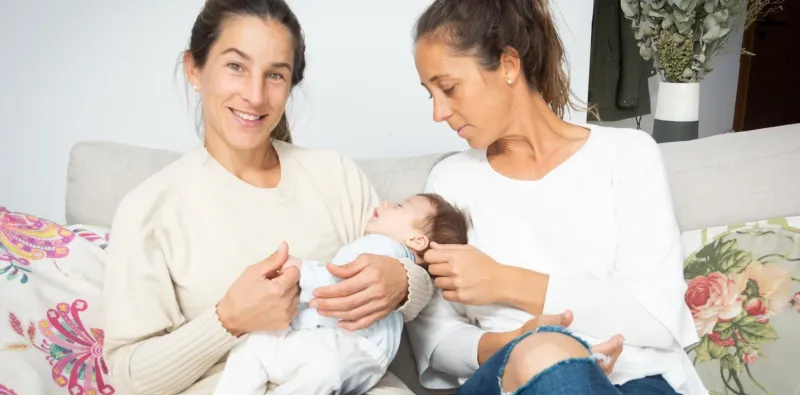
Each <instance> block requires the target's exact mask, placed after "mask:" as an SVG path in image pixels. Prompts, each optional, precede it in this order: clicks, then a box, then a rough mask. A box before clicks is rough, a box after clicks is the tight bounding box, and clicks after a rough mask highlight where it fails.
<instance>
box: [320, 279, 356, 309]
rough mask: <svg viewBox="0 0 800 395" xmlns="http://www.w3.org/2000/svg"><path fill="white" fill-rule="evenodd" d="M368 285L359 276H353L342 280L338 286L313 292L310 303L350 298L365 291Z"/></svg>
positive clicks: (326, 287)
mask: <svg viewBox="0 0 800 395" xmlns="http://www.w3.org/2000/svg"><path fill="white" fill-rule="evenodd" d="M368 285H369V284H368V283H367V281H366V279H364V278H363V277H361V276H355V277H353V278H348V279H345V280H342V281H341V282H339V283H338V284H333V285H328V286H324V287H319V288H317V289H315V290H314V299H313V300H312V303H314V301H316V302H320V301H323V300H325V299H333V298H343V297H346V296H350V295H353V294H355V293H358V292H361V291H363V290H365V289H367V288H368ZM312 307H318V306H312Z"/></svg>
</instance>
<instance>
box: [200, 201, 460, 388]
mask: <svg viewBox="0 0 800 395" xmlns="http://www.w3.org/2000/svg"><path fill="white" fill-rule="evenodd" d="M467 228H468V226H467V219H466V216H465V215H464V214H463V213H462V212H461V211H459V210H457V209H456V208H454V207H453V206H452V205H450V204H449V203H447V202H446V201H445V200H444V199H442V198H441V197H440V196H438V195H435V194H418V195H414V196H412V197H410V198H408V199H406V201H405V202H403V203H402V204H388V203H384V204H382V205H381V206H380V207H378V208H376V209H375V212H374V214H373V217H372V218H371V219H370V221H369V223H368V224H367V229H366V233H367V234H366V235H364V236H362V237H360V238H358V239H356V240H355V241H353V242H352V243H350V244H348V245H345V246H344V247H342V248H341V249H340V250H339V251H338V252H337V254H336V256H335V257H334V258H333V260H332V261H331V263H332V264H334V265H344V264H347V263H350V262H352V261H354V260H355V259H356V258H357V257H358V256H359V255H361V254H376V255H385V256H390V257H394V258H407V259H411V260H412V261H414V262H416V263H417V264H424V262H423V261H422V256H423V253H424V252H425V250H427V249H428V247H429V245H430V243H431V242H436V243H439V244H467ZM289 266H297V267H298V268H299V269H300V297H299V305H298V309H297V311H298V312H297V316H296V317H295V319H294V320H293V321H292V324H291V328H288V329H286V330H284V331H269V332H259V333H252V334H250V335H249V336H248V338H247V339H245V340H244V341H243V342H242V343H240V344H238V345H237V346H235V347H234V348H233V349H232V350H231V352H230V355H229V356H228V361H227V363H226V365H225V370H224V371H223V373H222V376H221V377H220V381H219V383H218V384H217V388H216V390H215V392H214V394H215V395H228V394H231V395H232V394H236V395H250V394H253V395H255V394H258V395H263V394H264V393H265V392H266V388H267V382H272V383H274V384H276V385H277V386H278V387H277V388H276V390H275V392H274V394H275V395H282V394H310V395H314V394H329V393H338V394H363V393H365V392H366V391H368V390H369V389H370V388H372V387H373V386H375V384H376V383H377V382H378V380H380V379H381V377H383V375H384V374H385V373H386V369H387V368H388V366H389V363H390V362H391V361H392V359H393V358H394V357H395V354H396V353H397V349H398V347H399V345H400V336H401V333H402V330H403V317H402V315H401V313H399V312H396V311H394V312H391V313H389V315H388V316H386V317H385V318H382V319H380V320H378V321H376V322H375V323H373V324H372V325H371V326H369V327H368V328H366V329H363V330H359V331H355V332H350V331H347V330H345V329H340V328H338V319H336V318H329V317H322V316H320V315H319V314H317V312H316V310H315V309H313V308H311V307H309V306H308V302H309V301H310V300H311V298H312V293H313V291H314V290H315V289H316V288H319V287H322V286H327V285H331V284H335V283H338V282H339V281H341V280H340V279H338V278H336V277H334V276H333V275H331V274H330V272H328V270H327V269H326V267H325V264H324V263H323V262H314V261H308V260H302V259H300V258H297V257H290V258H289V260H288V261H287V262H286V264H285V265H284V269H285V268H286V267H289Z"/></svg>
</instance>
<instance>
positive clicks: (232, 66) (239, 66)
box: [228, 63, 244, 72]
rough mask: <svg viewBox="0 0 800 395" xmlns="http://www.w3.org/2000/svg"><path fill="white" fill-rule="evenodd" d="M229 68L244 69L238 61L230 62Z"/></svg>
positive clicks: (238, 70) (234, 69) (237, 70)
mask: <svg viewBox="0 0 800 395" xmlns="http://www.w3.org/2000/svg"><path fill="white" fill-rule="evenodd" d="M228 68H229V69H231V70H233V71H236V72H240V71H242V70H244V68H243V67H242V66H241V65H239V64H237V63H228Z"/></svg>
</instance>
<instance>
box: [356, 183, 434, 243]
mask: <svg viewBox="0 0 800 395" xmlns="http://www.w3.org/2000/svg"><path fill="white" fill-rule="evenodd" d="M433 213H434V209H433V205H431V202H430V201H429V200H428V199H427V198H425V197H422V196H412V197H410V198H408V199H406V200H405V201H403V202H402V203H399V204H397V203H387V202H383V203H382V204H381V205H380V206H379V207H378V208H376V209H375V211H374V212H373V213H372V219H370V221H369V223H368V224H367V233H370V234H376V233H377V234H382V235H386V236H389V237H391V238H393V239H395V240H397V241H399V242H401V243H404V244H406V245H408V246H409V247H410V248H413V249H417V245H416V244H419V243H425V245H427V238H425V236H424V235H423V234H422V231H421V230H420V226H421V225H422V224H424V222H425V220H426V219H427V218H428V217H430V216H431V215H432V214H433ZM419 238H425V240H419ZM410 243H411V244H410ZM415 243H416V244H415ZM423 248H424V246H423Z"/></svg>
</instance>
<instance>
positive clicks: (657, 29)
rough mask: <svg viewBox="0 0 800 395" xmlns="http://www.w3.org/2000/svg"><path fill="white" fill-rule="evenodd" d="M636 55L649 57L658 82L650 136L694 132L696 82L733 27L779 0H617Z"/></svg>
mask: <svg viewBox="0 0 800 395" xmlns="http://www.w3.org/2000/svg"><path fill="white" fill-rule="evenodd" d="M620 1H621V5H622V11H623V13H624V14H625V17H626V18H627V19H629V20H630V21H631V27H632V28H633V29H634V32H635V36H636V40H637V41H638V46H639V54H640V55H641V56H642V57H643V58H644V59H645V60H651V59H652V60H653V67H655V69H656V71H657V72H658V74H659V76H660V77H661V80H660V81H659V87H658V97H657V102H656V111H655V116H654V118H655V119H654V123H653V138H654V139H655V140H656V141H658V142H669V141H681V140H691V139H696V138H697V137H698V129H699V102H700V85H699V84H700V81H702V80H703V78H704V77H705V76H706V75H707V74H708V73H710V72H711V71H712V70H713V67H712V61H713V59H714V58H715V57H716V56H718V55H720V54H721V53H723V52H724V50H725V44H726V43H727V41H728V39H729V38H730V37H731V32H732V31H733V29H734V27H736V26H740V22H742V18H743V19H744V21H743V25H744V28H745V29H747V28H748V27H749V26H750V25H751V24H752V23H753V22H755V21H757V20H758V19H760V18H761V17H763V16H764V15H766V14H767V13H769V12H771V11H772V10H774V9H775V7H777V5H778V3H779V2H780V1H781V0H620Z"/></svg>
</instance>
